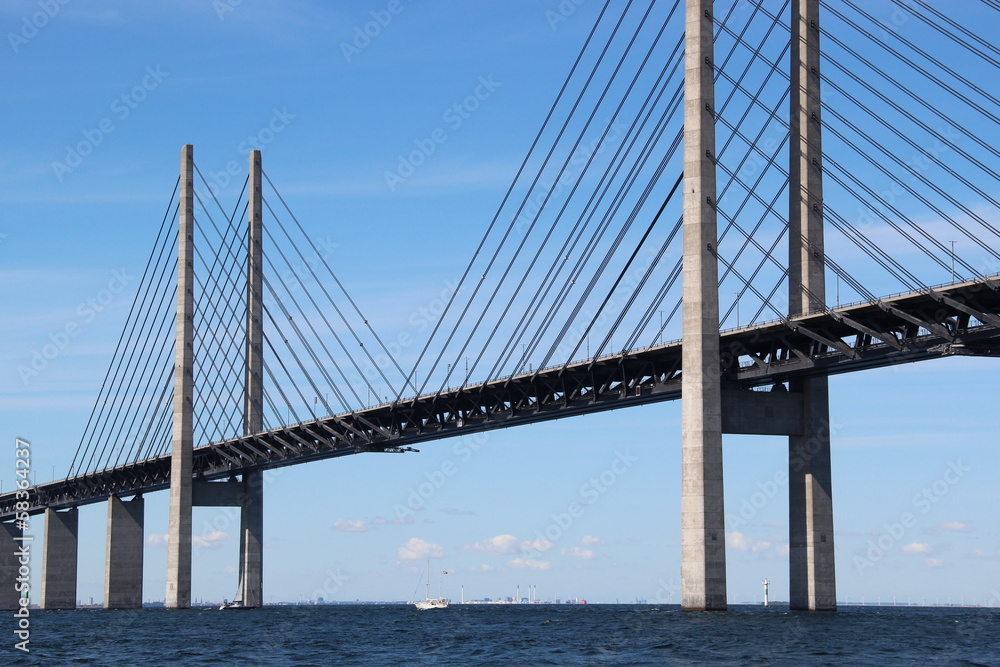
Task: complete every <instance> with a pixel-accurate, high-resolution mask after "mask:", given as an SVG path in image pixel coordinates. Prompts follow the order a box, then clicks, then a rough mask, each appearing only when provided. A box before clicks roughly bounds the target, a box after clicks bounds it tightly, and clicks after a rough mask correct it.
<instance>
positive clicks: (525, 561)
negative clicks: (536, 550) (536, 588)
mask: <svg viewBox="0 0 1000 667" xmlns="http://www.w3.org/2000/svg"><path fill="white" fill-rule="evenodd" d="M507 565H508V566H510V567H512V568H514V569H515V570H551V569H552V565H551V564H550V563H548V562H547V561H544V560H535V559H533V558H514V559H513V560H509V561H507Z"/></svg>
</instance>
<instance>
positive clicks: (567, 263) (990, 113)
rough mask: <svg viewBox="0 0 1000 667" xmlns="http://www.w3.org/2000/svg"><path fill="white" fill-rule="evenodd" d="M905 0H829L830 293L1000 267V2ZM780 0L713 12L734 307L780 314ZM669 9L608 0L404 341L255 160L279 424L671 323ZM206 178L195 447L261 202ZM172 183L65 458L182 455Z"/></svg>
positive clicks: (675, 262) (824, 43)
mask: <svg viewBox="0 0 1000 667" xmlns="http://www.w3.org/2000/svg"><path fill="white" fill-rule="evenodd" d="M893 1H894V2H895V5H896V6H897V7H898V8H899V9H900V10H901V11H903V12H905V13H906V15H907V16H909V17H911V18H913V19H914V20H912V21H908V22H906V23H905V25H903V26H902V27H901V26H898V25H889V24H887V23H885V22H884V21H881V20H880V19H879V18H878V17H877V16H876V15H875V14H874V13H873V10H871V9H870V8H869V7H868V6H866V5H864V4H862V3H859V2H857V0H837V1H836V2H833V1H831V0H823V2H822V7H823V12H824V18H823V20H822V26H821V49H820V51H821V55H822V58H823V65H822V72H821V84H822V89H823V100H822V103H823V104H822V117H821V118H820V122H821V123H822V128H823V133H824V139H823V152H822V168H823V173H824V177H825V183H824V201H823V213H824V219H825V222H826V224H827V232H826V251H825V252H826V256H825V263H826V270H827V285H828V287H829V286H830V285H831V284H833V283H835V284H836V297H835V302H836V303H838V304H839V303H840V302H841V301H842V299H841V293H840V292H841V285H842V284H843V286H844V289H845V290H846V291H847V293H848V295H852V294H853V295H854V296H856V297H858V298H860V299H863V300H866V301H875V300H877V297H876V295H878V294H885V293H888V292H892V291H897V290H899V289H904V290H922V289H926V288H927V286H928V285H930V284H934V283H943V282H949V281H958V280H962V279H970V278H979V277H982V276H984V275H988V274H993V273H997V272H1000V252H998V251H997V250H996V248H997V245H998V244H997V241H998V240H1000V215H998V212H1000V187H998V186H1000V183H998V175H997V171H998V170H997V169H996V165H997V159H998V158H1000V149H998V147H997V146H996V145H995V143H994V142H991V141H989V139H988V138H987V137H988V136H990V135H991V132H990V130H993V131H994V132H993V133H995V130H996V129H997V128H996V126H997V125H1000V90H998V85H997V83H996V81H998V80H1000V79H998V77H997V76H995V75H996V70H997V68H1000V49H998V48H997V47H996V46H995V45H994V44H993V42H992V41H991V40H989V39H987V38H986V37H984V35H983V33H982V26H983V25H989V21H987V20H985V19H984V20H983V21H982V22H981V23H977V22H976V21H972V20H970V17H973V18H974V17H976V16H979V15H981V14H985V15H986V16H988V19H989V20H990V21H994V22H995V21H996V19H997V17H996V15H994V14H993V12H994V11H997V10H1000V2H997V0H983V2H981V3H974V6H969V7H963V10H962V11H955V12H949V13H948V14H945V13H943V12H941V11H939V10H937V9H935V8H934V7H933V6H931V5H930V4H929V3H928V2H926V1H925V0H907V1H906V2H902V1H901V0H893ZM788 7H789V2H788V0H785V2H784V3H783V5H782V6H780V7H778V6H777V5H776V4H775V3H765V2H763V1H762V0H756V1H751V2H749V3H747V2H740V3H735V2H734V3H731V5H730V6H729V7H728V9H727V10H726V11H724V12H722V13H720V14H719V15H717V16H716V17H715V23H716V42H715V63H716V84H717V88H716V101H715V109H714V111H715V114H716V119H717V123H716V132H717V140H716V151H715V156H714V157H715V160H716V165H717V213H718V222H719V234H718V245H717V251H718V253H717V254H718V258H719V289H720V302H721V305H722V309H721V317H720V319H721V323H722V326H723V327H740V326H747V325H750V324H754V323H758V322H760V321H762V320H763V319H772V318H779V319H781V318H784V317H786V316H787V312H788V304H787V294H788V269H787V266H788V264H787V256H788V250H789V246H790V245H791V246H794V245H795V244H798V243H800V242H804V241H803V240H801V239H789V237H788V229H789V223H788V215H789V214H788V207H789V198H790V192H789V183H790V176H789V171H790V170H789V166H788V155H789V136H790V123H789V114H790V97H791V95H792V93H795V92H797V91H793V90H791V89H790V83H789V82H790V77H789V73H788V70H789V62H790V49H791V48H792V47H793V46H797V45H793V44H791V43H790V39H789V35H790V34H791V29H790V25H789V20H788V18H787V13H788ZM680 9H681V0H674V1H673V2H660V3H657V2H653V1H651V0H650V1H648V2H647V1H644V2H639V1H637V0H629V1H628V2H626V3H611V2H610V1H608V2H606V3H605V4H604V5H603V7H602V8H601V10H600V13H599V16H598V17H597V19H596V21H595V23H594V25H593V27H592V29H591V30H590V32H589V34H588V35H587V36H586V38H585V40H584V43H583V44H582V47H581V49H580V51H579V53H578V55H577V56H576V58H575V61H574V63H573V65H572V68H571V70H570V72H569V74H568V75H567V77H566V79H565V81H564V82H563V83H562V85H561V87H560V89H559V91H558V92H557V94H556V96H555V99H554V101H553V102H552V104H551V106H550V108H549V110H548V112H547V114H546V116H545V118H544V121H543V123H542V125H541V128H540V129H539V130H538V132H537V134H536V135H535V136H534V138H533V140H532V141H531V143H530V146H529V148H528V150H527V153H526V154H525V155H524V157H523V159H522V161H521V163H520V166H519V168H518V170H517V173H516V175H515V176H514V178H513V180H512V182H511V183H510V185H509V187H508V188H507V190H506V192H505V193H504V195H503V197H502V199H501V201H500V203H499V205H498V207H497V208H496V211H495V213H494V214H493V215H492V217H491V219H490V220H489V221H488V222H487V223H486V224H485V231H484V232H483V235H482V237H481V238H480V239H479V240H478V242H477V243H476V245H475V247H474V248H470V250H471V253H470V254H471V259H470V260H469V262H468V264H467V266H466V267H465V268H464V270H463V272H462V274H461V277H460V279H459V281H458V284H457V286H456V287H455V289H453V290H451V294H450V296H449V297H448V298H447V301H446V303H445V304H444V307H443V312H441V314H440V316H439V318H438V319H437V320H436V321H435V322H434V324H433V327H432V328H431V330H430V331H429V332H428V334H427V337H426V339H425V340H422V341H420V344H419V345H418V346H417V347H418V348H419V349H417V350H415V351H414V352H413V354H412V355H411V356H408V357H407V358H406V359H405V360H403V359H397V358H396V357H395V356H394V355H393V354H392V353H391V352H390V349H389V347H388V346H387V345H386V344H385V342H384V339H383V338H382V337H381V336H380V335H379V334H378V333H377V332H376V330H375V327H374V326H373V325H372V324H371V323H370V322H369V320H368V318H367V317H366V316H365V314H364V312H363V311H362V309H361V307H360V305H359V304H358V302H357V301H356V300H355V299H354V298H353V297H352V296H351V294H350V293H349V291H348V289H347V287H346V286H345V281H343V280H342V279H341V278H340V277H339V276H338V273H337V272H336V271H335V270H334V267H335V265H336V263H337V262H336V259H335V258H334V257H333V256H332V255H333V252H332V248H330V247H326V246H324V245H323V244H322V243H320V244H318V243H316V242H315V241H314V240H313V238H312V237H311V236H310V235H309V233H307V231H306V226H305V225H303V224H302V223H301V222H300V221H299V219H298V218H297V217H296V216H295V215H294V214H293V213H292V210H291V208H290V206H289V205H288V203H287V202H286V200H285V198H284V197H282V195H281V194H280V193H279V192H278V190H277V188H276V187H275V185H274V183H273V182H272V181H271V179H270V178H269V177H268V176H267V174H264V184H265V187H264V192H263V193H262V202H263V207H264V218H265V224H264V238H263V271H264V275H263V329H264V337H263V338H264V340H263V345H264V365H263V370H264V376H265V377H264V380H265V381H264V424H265V428H268V429H270V428H278V427H281V426H282V425H286V424H289V423H293V422H302V421H307V420H314V419H320V418H322V417H325V416H330V415H337V414H343V413H348V412H352V411H356V410H358V409H362V408H364V407H366V406H371V405H376V404H381V403H384V402H385V403H395V402H399V401H404V400H409V399H411V398H412V397H414V396H417V395H422V394H424V395H425V394H428V393H439V392H444V391H447V390H448V389H449V388H455V387H466V386H474V385H475V384H478V383H481V382H484V381H492V380H502V379H504V378H508V377H511V376H514V375H530V374H532V373H537V372H538V371H539V370H541V369H543V368H547V367H558V366H565V365H567V364H569V363H571V362H572V361H574V360H578V359H580V358H586V359H595V358H599V357H602V356H608V355H620V354H623V353H627V352H629V351H631V350H635V349H637V348H638V347H641V346H653V345H659V344H662V343H663V342H664V340H665V339H666V340H670V339H672V338H677V337H679V334H680V329H679V327H680V324H679V322H677V318H676V315H677V313H678V312H679V311H680V305H681V301H680V294H679V289H678V285H677V282H678V280H679V278H680V276H681V268H682V265H681V252H680V249H679V237H680V235H681V230H682V216H681V199H682V197H681V196H678V195H680V194H681V188H682V185H683V173H682V168H683V161H682V158H683V156H682V155H681V147H682V143H683V142H682V139H683V112H682V108H683V100H684V87H683V79H684V71H683V69H684V68H683V65H684V39H683V29H684V25H683V21H684V16H683V11H680ZM932 43H933V44H936V45H941V46H940V48H935V50H934V51H933V52H932V51H931V50H929V49H928V48H927V46H926V45H927V44H932ZM969 62H974V63H975V64H976V68H975V69H970V67H969V66H968V63H969ZM957 63H962V65H961V66H959V65H958V64H957ZM970 71H975V72H976V76H975V77H973V76H972V75H971V74H970ZM198 177H199V179H200V183H201V184H202V185H204V186H205V187H204V188H203V189H200V190H198V193H199V194H198V196H197V201H196V214H195V220H194V223H195V232H196V243H195V259H196V268H195V276H196V281H195V285H196V289H197V293H196V314H195V348H196V349H195V396H196V401H195V406H194V412H195V440H196V444H197V445H202V444H208V443H211V442H217V441H220V440H224V439H228V438H233V437H238V436H240V435H242V429H243V423H244V415H243V410H244V402H243V394H244V384H245V377H244V372H245V371H244V367H245V355H246V347H245V340H246V333H247V332H246V327H247V324H246V319H247V307H246V290H247V267H248V264H247V255H248V232H247V224H246V221H247V215H248V207H249V200H248V193H247V192H246V188H247V184H246V183H244V189H243V192H241V193H240V196H239V197H238V198H237V201H236V203H235V205H233V206H232V207H229V208H227V207H223V205H222V204H221V203H220V202H219V201H218V199H216V197H215V194H214V192H212V189H211V188H210V187H208V185H207V183H205V181H204V178H202V177H201V173H200V171H199V172H198ZM177 192H178V190H177V186H175V188H174V194H173V195H172V197H171V200H170V203H169V204H168V207H167V211H166V213H165V214H164V216H163V221H162V223H161V226H160V229H159V232H158V235H157V237H156V241H155V243H154V247H153V252H152V253H151V255H150V257H149V261H148V262H147V266H146V269H145V271H144V273H143V276H142V278H141V280H140V285H139V287H138V291H137V293H136V296H135V300H134V302H133V304H132V308H131V309H130V311H129V313H128V316H127V318H126V324H125V327H124V329H123V332H122V335H121V338H120V339H119V341H118V343H117V345H116V348H115V352H114V354H113V359H112V362H111V365H110V366H109V369H108V372H107V374H106V376H105V379H104V382H103V383H102V386H101V389H100V392H99V394H98V397H97V400H96V401H95V404H94V407H93V410H92V411H91V415H90V418H89V420H88V422H87V425H86V427H85V429H84V434H83V436H82V438H81V441H80V444H79V447H78V449H77V452H76V455H75V456H74V458H73V460H72V462H71V464H70V469H69V473H68V476H74V475H82V474H86V473H88V472H92V471H96V470H100V469H104V468H109V467H114V466H119V465H123V464H127V463H130V462H135V461H138V460H142V459H144V458H148V457H150V456H158V455H162V454H164V453H166V452H168V451H169V446H170V432H171V431H170V425H171V411H172V408H171V404H172V398H173V391H172V387H173V354H174V349H173V348H174V335H175V333H174V326H173V323H174V319H173V315H174V299H175V297H176V277H177V276H176V270H177V268H176V257H177V254H176V253H177V248H176V231H177V216H178V205H177ZM205 192H207V193H210V195H209V196H207V197H206V198H205V199H204V200H203V198H202V197H203V194H202V193H205ZM812 296H818V297H820V298H821V299H822V300H825V301H827V302H831V300H828V299H826V295H812ZM657 315H658V317H657ZM404 363H405V366H404V365H403V364H404ZM474 378H475V381H473V379H474Z"/></svg>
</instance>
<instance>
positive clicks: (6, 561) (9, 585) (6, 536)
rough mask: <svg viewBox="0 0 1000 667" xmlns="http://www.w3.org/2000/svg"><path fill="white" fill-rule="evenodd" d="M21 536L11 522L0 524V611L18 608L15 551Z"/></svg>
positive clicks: (17, 563) (21, 533) (19, 544)
mask: <svg viewBox="0 0 1000 667" xmlns="http://www.w3.org/2000/svg"><path fill="white" fill-rule="evenodd" d="M23 534H24V532H23V531H22V530H21V529H20V528H18V527H17V525H16V524H15V523H14V522H13V521H8V522H4V523H0V611H10V610H14V609H17V608H18V604H17V601H18V599H19V598H20V597H21V595H20V593H19V592H18V591H17V589H16V588H15V586H16V585H17V575H18V570H19V569H20V567H21V563H20V560H19V557H18V554H17V551H18V549H20V548H21V542H19V541H18V538H20V537H21V536H22V535H23ZM28 548H29V549H30V548H31V546H30V543H29V547H28Z"/></svg>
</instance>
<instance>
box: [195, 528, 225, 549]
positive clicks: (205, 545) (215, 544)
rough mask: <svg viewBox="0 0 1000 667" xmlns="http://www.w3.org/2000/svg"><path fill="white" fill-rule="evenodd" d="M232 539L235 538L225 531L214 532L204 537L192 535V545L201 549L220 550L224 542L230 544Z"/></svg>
mask: <svg viewBox="0 0 1000 667" xmlns="http://www.w3.org/2000/svg"><path fill="white" fill-rule="evenodd" d="M232 539H234V538H232V537H230V536H229V535H227V534H226V533H225V532H224V531H221V530H213V531H212V532H210V533H205V534H204V535H192V536H191V545H192V546H194V547H197V548H199V549H218V548H219V547H221V546H222V543H223V542H228V541H229V540H232Z"/></svg>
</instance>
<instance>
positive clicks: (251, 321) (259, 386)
mask: <svg viewBox="0 0 1000 667" xmlns="http://www.w3.org/2000/svg"><path fill="white" fill-rule="evenodd" d="M248 192H249V195H250V200H249V208H248V216H247V217H248V221H249V227H250V229H249V235H248V238H249V247H248V258H247V259H248V261H247V295H246V298H247V339H246V379H245V385H244V386H245V397H244V400H245V402H244V412H243V415H244V434H245V435H251V434H253V433H260V432H261V431H263V430H264V413H263V402H264V384H263V340H264V334H263V322H262V317H263V302H262V292H261V287H262V277H261V276H262V260H263V252H262V248H263V246H262V235H263V213H262V209H261V204H262V197H261V160H260V151H257V150H255V151H251V152H250V183H249V190H248ZM243 482H244V487H245V494H244V496H243V498H242V502H241V504H240V568H239V569H240V593H241V594H242V599H243V604H244V605H245V606H247V607H259V606H261V605H262V604H263V603H264V572H263V546H262V545H263V541H264V479H263V473H262V472H261V471H259V470H255V471H252V472H247V473H244V474H243Z"/></svg>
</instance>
